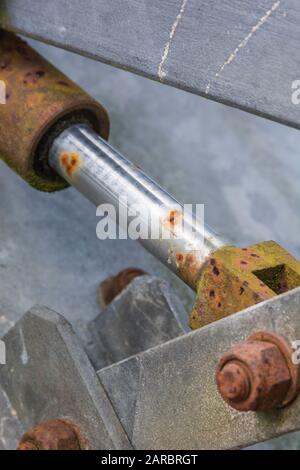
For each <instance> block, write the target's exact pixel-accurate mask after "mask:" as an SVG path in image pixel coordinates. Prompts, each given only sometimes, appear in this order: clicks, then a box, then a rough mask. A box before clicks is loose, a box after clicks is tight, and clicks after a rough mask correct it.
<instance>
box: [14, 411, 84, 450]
mask: <svg viewBox="0 0 300 470" xmlns="http://www.w3.org/2000/svg"><path fill="white" fill-rule="evenodd" d="M88 448H89V447H88V442H87V440H86V438H85V437H84V436H83V435H82V433H81V432H80V431H79V429H78V427H77V426H76V425H75V424H73V423H71V422H69V421H67V420H63V419H54V420H50V421H45V422H43V423H41V424H38V425H37V426H36V427H35V428H33V429H32V430H31V431H28V432H26V433H25V434H24V436H23V437H22V439H21V441H20V443H19V446H18V449H17V450H88Z"/></svg>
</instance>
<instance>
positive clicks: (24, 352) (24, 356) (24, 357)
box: [19, 328, 28, 365]
mask: <svg viewBox="0 0 300 470" xmlns="http://www.w3.org/2000/svg"><path fill="white" fill-rule="evenodd" d="M19 332H20V338H21V342H22V353H21V361H22V364H23V365H26V364H27V363H28V354H27V349H26V344H25V339H24V335H23V331H22V328H19Z"/></svg>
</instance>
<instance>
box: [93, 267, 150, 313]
mask: <svg viewBox="0 0 300 470" xmlns="http://www.w3.org/2000/svg"><path fill="white" fill-rule="evenodd" d="M145 274H146V273H145V271H143V270H142V269H139V268H127V269H124V270H123V271H120V272H119V273H118V274H117V275H116V276H111V277H109V278H107V279H105V281H103V282H102V283H101V284H100V287H99V292H98V298H99V303H100V306H101V307H106V306H107V305H109V304H110V303H111V302H112V301H113V300H114V299H115V298H116V297H117V296H118V295H119V294H121V292H122V291H123V290H124V289H125V288H126V287H127V286H128V285H129V284H130V283H131V282H132V281H133V279H135V278H136V277H139V276H144V275H145Z"/></svg>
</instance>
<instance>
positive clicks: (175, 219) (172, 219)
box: [163, 209, 182, 233]
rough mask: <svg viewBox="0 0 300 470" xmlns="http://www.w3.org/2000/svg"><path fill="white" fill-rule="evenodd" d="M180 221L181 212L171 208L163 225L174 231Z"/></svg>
mask: <svg viewBox="0 0 300 470" xmlns="http://www.w3.org/2000/svg"><path fill="white" fill-rule="evenodd" d="M181 221H182V212H181V211H180V210H178V209H171V210H170V211H169V212H168V214H167V215H166V217H165V219H164V221H163V225H164V227H165V228H166V229H167V230H169V231H170V232H171V233H174V232H175V230H176V229H177V227H178V226H179V225H180V223H181Z"/></svg>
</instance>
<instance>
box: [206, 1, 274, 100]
mask: <svg viewBox="0 0 300 470" xmlns="http://www.w3.org/2000/svg"><path fill="white" fill-rule="evenodd" d="M279 5H280V0H278V1H277V2H275V3H274V4H273V6H272V7H271V8H270V10H268V11H267V12H266V13H265V14H264V16H263V17H262V18H261V19H260V20H259V22H258V23H257V24H256V25H255V26H253V28H252V29H251V31H250V33H249V34H247V36H246V37H245V39H243V40H242V42H240V44H239V45H238V46H237V47H236V48H235V49H234V51H233V52H232V53H231V54H230V55H229V57H228V59H227V60H226V61H225V62H224V64H223V65H222V66H221V67H220V69H219V70H218V72H217V73H216V75H215V78H218V77H219V76H220V75H221V73H222V72H223V70H224V69H225V67H227V65H230V64H231V62H232V61H233V60H234V59H235V58H236V56H237V55H238V53H239V52H240V50H241V49H242V48H243V47H245V46H246V45H247V43H248V42H249V40H250V39H251V38H252V36H253V34H255V33H256V31H258V30H259V28H260V27H261V26H262V25H263V24H264V23H265V22H266V21H267V19H268V18H269V17H270V16H271V15H272V13H273V12H274V11H275V10H277V8H278V7H279ZM210 87H211V81H210V82H209V83H208V85H207V87H206V89H205V93H206V94H208V93H209V91H210Z"/></svg>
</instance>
